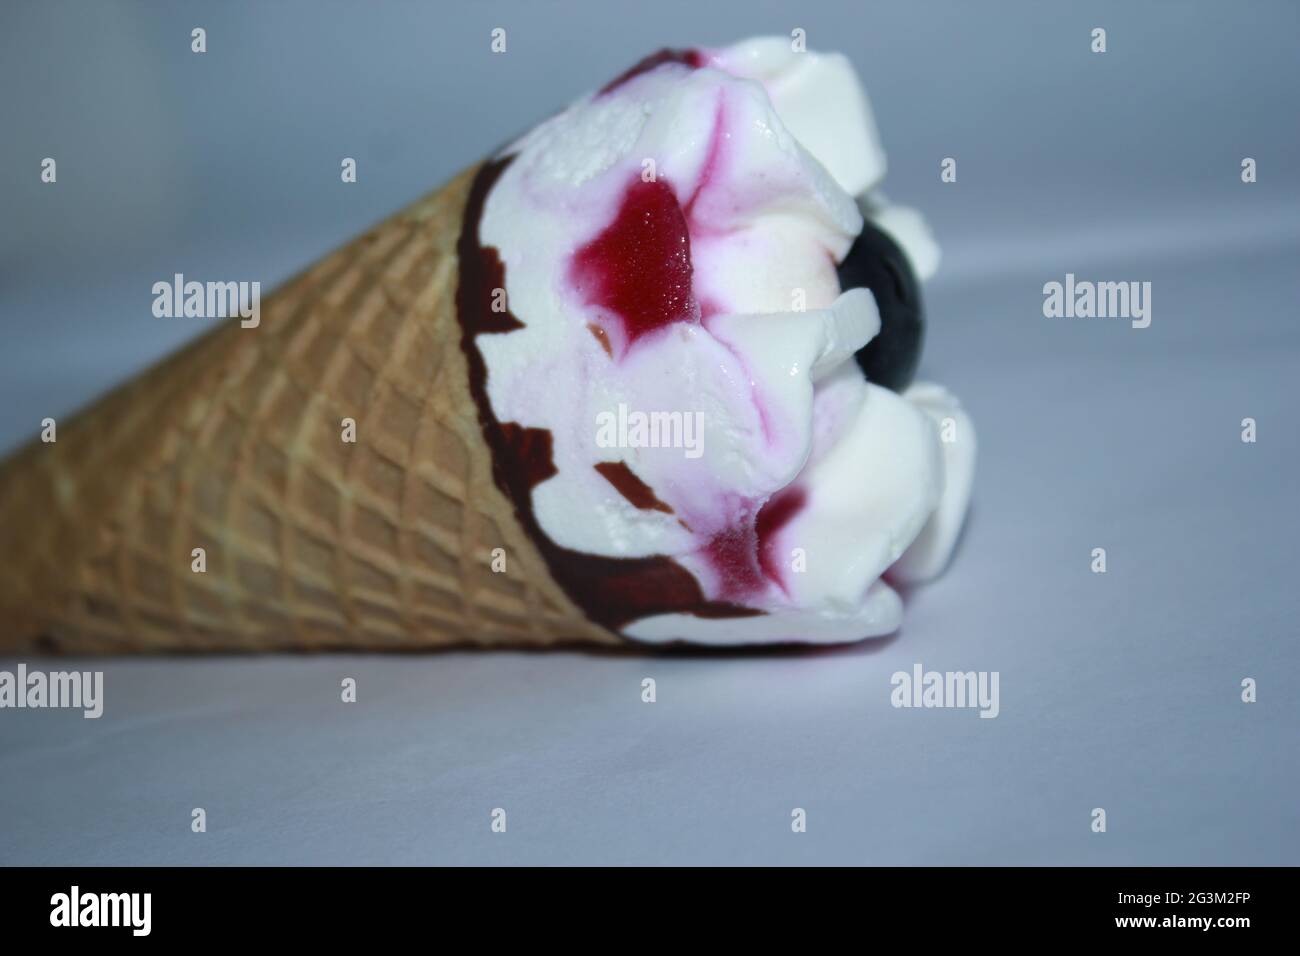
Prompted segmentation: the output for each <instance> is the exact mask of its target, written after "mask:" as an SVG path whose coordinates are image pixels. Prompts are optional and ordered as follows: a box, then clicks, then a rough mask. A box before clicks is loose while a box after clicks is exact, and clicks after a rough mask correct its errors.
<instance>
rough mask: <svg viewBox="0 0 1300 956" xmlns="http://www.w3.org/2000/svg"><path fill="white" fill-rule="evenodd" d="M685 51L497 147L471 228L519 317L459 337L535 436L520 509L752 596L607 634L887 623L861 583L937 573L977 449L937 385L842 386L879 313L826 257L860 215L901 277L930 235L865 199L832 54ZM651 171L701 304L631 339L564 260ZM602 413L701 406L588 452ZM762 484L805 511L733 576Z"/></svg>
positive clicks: (713, 593) (858, 146) (714, 593)
mask: <svg viewBox="0 0 1300 956" xmlns="http://www.w3.org/2000/svg"><path fill="white" fill-rule="evenodd" d="M700 55H701V56H702V57H703V59H704V63H703V65H702V67H701V68H699V69H692V68H691V67H690V66H687V65H684V64H680V63H665V64H663V65H661V66H658V67H656V68H654V69H652V70H649V71H647V72H644V73H641V74H640V75H637V76H634V77H632V78H631V79H629V80H627V81H626V82H625V83H623V84H622V85H620V86H618V87H616V88H614V89H611V90H609V91H607V92H602V93H598V94H593V95H592V96H588V97H586V98H584V99H582V100H580V101H579V102H577V103H575V104H574V105H573V106H571V107H570V108H569V109H568V110H566V111H565V112H563V113H561V114H559V115H558V116H555V117H553V118H552V119H550V120H548V121H546V122H545V123H543V124H541V125H540V126H538V127H537V128H536V129H534V130H533V131H531V132H530V133H529V134H528V135H526V136H525V137H523V138H522V139H521V140H520V141H519V142H517V143H516V144H514V145H513V146H512V147H510V149H509V150H508V152H513V153H514V154H515V159H514V161H513V162H512V164H511V165H510V166H509V167H508V168H507V169H506V170H505V172H504V173H503V174H502V176H501V178H500V179H499V180H498V181H497V183H496V185H495V186H494V187H493V189H492V192H491V194H490V195H489V197H488V201H487V204H486V207H485V210H484V214H483V218H482V220H481V223H480V227H479V238H480V241H481V242H482V243H483V244H484V245H486V246H494V247H495V248H496V249H497V250H498V252H499V255H500V257H501V260H502V262H503V263H504V264H505V275H506V294H507V300H508V303H509V309H510V312H511V313H512V314H513V315H515V316H516V317H517V318H518V319H519V321H520V322H522V324H523V326H524V327H523V328H522V329H519V330H517V331H513V332H510V333H509V334H501V335H483V336H479V337H478V339H477V345H478V348H479V349H480V351H481V353H482V355H483V357H484V360H485V362H486V366H487V370H488V378H487V389H488V397H489V400H490V403H491V406H492V411H493V413H494V414H495V416H496V418H497V419H498V420H499V421H501V422H517V423H519V424H520V425H523V426H527V427H533V428H545V429H548V430H550V432H551V433H552V436H553V458H554V463H555V466H556V468H557V470H558V473H557V474H556V475H554V476H553V477H551V478H549V479H547V480H545V481H543V482H542V483H541V484H539V485H538V486H537V487H536V488H535V489H534V491H533V500H532V504H533V509H534V512H535V514H536V516H537V520H538V522H539V524H540V526H541V528H542V530H543V531H544V532H545V534H547V535H548V536H550V538H551V539H552V540H553V541H554V542H555V543H557V544H559V545H561V546H563V547H565V548H569V549H573V550H577V551H584V552H588V553H591V554H596V555H602V556H609V557H644V556H650V555H668V556H671V557H673V558H674V559H676V560H677V561H678V562H679V563H680V564H681V565H682V566H683V567H685V568H687V569H688V570H689V571H690V572H691V573H692V574H693V575H694V576H695V577H696V578H697V579H698V581H699V583H700V586H701V589H702V591H703V593H704V595H705V596H706V597H708V598H710V599H714V600H719V601H727V602H731V603H734V604H738V605H743V606H745V607H749V608H756V609H759V610H762V611H764V612H766V613H764V614H762V615H759V616H751V617H730V618H704V617H697V616H694V615H691V614H680V613H671V614H657V615H653V616H648V617H644V618H641V619H639V620H636V621H634V622H632V623H631V624H630V625H628V626H627V627H625V628H624V633H625V634H627V635H628V636H630V637H633V638H637V639H641V640H646V641H668V640H675V639H682V640H688V641H694V642H700V643H709V644H743V643H755V642H770V641H806V642H832V641H848V640H856V639H859V638H863V637H868V636H873V635H879V634H885V633H888V632H890V631H893V630H895V629H896V628H897V627H898V626H899V624H900V623H901V616H902V602H901V600H900V598H899V597H898V595H897V593H896V592H895V591H894V590H893V589H892V588H891V587H890V586H889V585H888V584H886V583H885V582H884V581H882V580H881V576H882V574H884V573H885V572H886V571H887V570H888V569H890V568H891V567H894V568H895V573H896V575H897V576H898V577H900V578H902V579H904V580H907V581H912V580H919V579H923V578H926V577H929V576H932V575H934V574H937V573H938V572H939V571H940V570H942V568H943V566H944V564H945V563H946V561H947V559H948V556H949V554H950V552H951V550H952V547H953V544H954V542H955V540H956V538H957V534H958V531H959V529H960V526H961V522H962V518H963V515H964V513H965V510H966V505H967V500H968V497H969V494H970V487H971V480H972V472H973V463H974V454H975V440H974V433H973V429H972V426H971V424H970V422H969V420H968V419H967V418H966V416H965V415H964V413H963V412H962V411H961V409H960V407H959V406H958V405H957V403H956V401H955V400H954V399H953V398H952V397H951V396H949V395H948V393H947V392H945V391H944V390H943V389H941V388H938V387H937V386H931V385H924V384H916V385H914V386H912V387H911V388H910V389H908V390H907V391H906V392H905V393H904V394H903V395H898V394H895V393H893V392H891V391H888V390H886V389H884V388H880V387H877V386H875V385H872V384H870V383H868V382H867V381H866V380H865V379H864V378H863V375H862V373H861V371H860V370H859V367H858V365H857V364H856V362H855V361H854V359H853V354H854V352H855V351H857V350H858V349H860V348H861V347H862V346H863V345H865V344H866V343H867V342H868V341H869V340H870V339H871V338H872V336H874V335H875V334H876V332H877V331H878V329H879V317H878V315H877V312H876V307H875V303H874V300H873V299H872V296H871V293H870V292H869V291H867V290H866V289H853V290H849V291H846V292H844V293H841V292H840V289H839V282H838V279H837V277H836V272H835V265H836V262H837V261H838V260H840V259H841V258H842V257H843V256H844V254H845V253H846V251H847V250H848V248H849V246H850V245H851V244H852V242H853V239H854V237H855V236H856V235H857V233H858V232H859V231H860V230H861V227H862V214H863V211H866V212H867V214H869V215H871V216H872V218H873V219H875V220H876V221H877V223H878V224H879V225H880V226H881V228H883V229H885V230H886V231H889V232H890V233H891V234H892V235H894V236H895V237H896V239H897V240H898V242H899V244H900V246H902V247H903V248H904V249H905V250H906V251H907V253H908V255H909V257H910V258H912V260H913V262H914V264H915V267H916V271H917V272H918V274H920V275H922V276H923V275H926V274H928V273H929V272H930V271H933V268H934V266H935V264H937V254H938V253H937V247H936V246H935V245H934V243H933V240H932V239H930V237H929V233H928V231H927V230H926V228H925V226H924V223H923V221H922V220H921V219H920V217H919V215H917V214H916V213H914V212H912V211H911V210H903V209H899V208H898V207H892V206H889V205H887V204H885V203H884V200H883V197H882V196H881V195H880V194H879V192H878V186H879V183H880V180H881V178H882V177H883V175H884V172H885V159H884V154H883V151H882V150H881V147H880V143H879V137H878V135H877V133H876V129H875V124H874V122H873V120H872V117H871V112H870V107H869V106H868V103H867V100H866V97H865V95H864V94H863V92H862V90H861V87H860V85H859V83H858V80H857V78H856V76H855V74H854V72H853V69H852V67H851V66H850V65H849V63H848V61H847V60H846V59H845V58H844V57H842V56H840V55H837V54H816V53H811V52H807V53H802V52H793V51H791V49H790V44H789V41H788V40H785V39H781V38H773V39H759V40H751V41H747V42H744V43H740V44H738V45H736V46H733V47H729V48H726V49H722V50H711V51H701V53H700ZM647 176H650V177H652V178H654V179H655V180H656V181H659V182H662V183H664V184H666V185H667V186H668V187H669V188H670V189H671V190H672V193H673V194H674V195H675V197H676V199H677V201H678V203H679V204H680V206H681V208H682V210H683V215H684V217H685V221H686V223H687V225H688V228H689V240H690V241H689V246H690V261H691V265H692V266H693V269H694V272H693V276H692V280H691V281H692V292H693V296H694V300H695V301H696V302H697V303H698V304H699V306H700V310H699V311H697V313H695V315H696V316H697V317H695V318H693V319H692V320H688V321H675V322H671V323H668V324H665V326H664V327H663V328H660V329H656V330H653V331H652V332H650V333H648V334H642V335H640V336H639V337H636V336H633V335H632V334H631V333H629V332H627V328H628V327H627V326H626V324H624V325H620V322H619V320H618V316H615V315H609V314H607V313H606V312H602V310H601V309H600V308H599V307H597V306H593V305H592V303H591V302H590V301H586V300H584V298H583V295H582V294H581V293H580V292H579V291H578V290H577V289H575V287H574V283H573V281H572V279H571V276H572V275H573V262H574V257H575V255H576V254H577V253H578V252H579V250H582V249H584V248H587V247H589V246H590V245H591V244H592V243H593V242H594V241H595V240H596V239H597V237H599V236H601V235H602V234H603V233H604V231H605V230H606V229H607V228H609V227H610V224H611V223H612V222H614V220H615V219H616V217H618V215H619V211H620V208H621V207H622V203H623V202H624V200H625V197H626V195H627V193H628V189H629V184H630V183H634V182H637V181H642V182H643V181H645V179H646V177H647ZM593 326H595V327H598V328H600V329H602V332H601V334H600V335H597V334H594V333H593V331H592V327H593ZM602 338H603V341H602ZM620 406H621V407H622V408H623V411H624V412H629V411H630V412H632V413H638V412H639V413H645V414H647V415H648V414H649V413H655V412H659V413H668V414H669V415H672V414H673V413H676V414H677V415H678V420H679V421H685V420H686V416H692V418H691V420H692V421H694V420H695V419H694V417H693V416H694V413H696V412H698V413H701V414H700V416H699V419H698V420H699V421H700V422H701V424H702V426H703V429H702V433H701V435H700V436H697V437H698V438H699V439H700V441H699V444H698V448H697V449H696V452H697V454H696V455H694V456H692V455H691V454H689V452H690V450H691V449H689V448H685V447H657V448H656V447H604V446H602V444H601V443H600V441H599V437H600V434H601V422H602V421H604V422H608V421H609V418H610V416H611V415H614V416H616V415H617V414H618V413H619V410H620ZM679 434H680V433H679ZM948 439H951V440H948ZM602 462H622V463H624V464H625V465H626V466H627V467H628V468H630V469H631V471H632V472H633V473H634V474H635V475H636V477H637V478H638V479H639V480H640V481H641V482H643V483H644V485H646V486H648V487H649V489H651V490H652V491H653V494H654V496H655V497H656V498H657V499H658V501H659V502H662V503H663V505H666V506H667V508H656V509H649V508H644V507H642V508H638V507H637V506H635V505H634V504H633V503H632V502H631V501H629V500H628V499H627V498H625V497H624V496H623V495H622V494H620V493H619V491H618V490H617V489H616V488H615V487H614V486H613V485H612V484H611V482H610V481H609V480H607V478H606V477H605V476H604V475H603V474H602V473H601V472H600V471H598V470H597V469H596V468H595V465H596V464H597V463H602ZM783 491H784V492H785V493H786V495H788V496H789V500H792V501H793V500H799V499H801V501H802V504H801V507H798V508H794V509H792V513H791V514H790V515H789V516H788V520H786V521H785V522H784V524H782V525H781V526H780V527H778V528H776V529H775V530H772V531H771V532H770V533H769V534H768V535H767V537H765V538H763V539H762V543H761V547H762V549H763V554H762V555H761V556H760V555H758V554H756V553H755V554H751V555H750V557H752V558H753V559H754V562H755V565H754V566H755V567H756V568H757V569H758V570H759V571H760V572H761V573H760V574H758V575H757V576H756V575H754V574H753V573H752V571H753V570H754V568H750V570H749V572H747V573H744V574H733V573H732V571H733V570H734V569H735V568H737V567H739V564H737V563H736V562H738V561H742V560H743V558H744V556H745V555H746V554H748V553H749V552H754V551H755V550H756V549H758V548H759V547H760V543H759V540H758V539H757V538H756V537H754V533H755V529H756V527H757V526H756V523H755V522H756V517H755V516H756V513H757V512H758V511H759V509H761V508H762V507H763V505H764V504H765V503H767V502H769V501H771V500H773V499H774V497H776V496H779V495H780V494H781V493H782V492H783ZM773 507H774V509H775V508H776V506H775V505H774V506H773ZM668 509H671V511H669V510H668ZM771 513H774V512H769V514H771ZM758 525H760V526H761V525H762V522H761V521H760V522H759V523H758ZM720 555H721V556H722V557H721V558H720V557H719V556H720ZM729 562H730V563H729ZM773 568H775V574H772V573H769V572H770V571H771V570H772V569H773Z"/></svg>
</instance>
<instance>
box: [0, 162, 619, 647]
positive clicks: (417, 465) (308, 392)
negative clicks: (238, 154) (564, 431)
mask: <svg viewBox="0 0 1300 956" xmlns="http://www.w3.org/2000/svg"><path fill="white" fill-rule="evenodd" d="M473 175H474V170H470V171H468V172H465V173H462V174H461V175H459V176H458V177H457V178H456V179H454V180H452V181H451V182H450V183H448V184H447V185H446V186H445V187H443V188H442V189H440V190H438V191H437V192H435V193H433V194H431V195H430V196H428V197H426V198H425V199H423V200H421V201H419V202H417V203H415V204H414V205H412V206H411V207H409V208H408V209H406V210H404V211H402V212H400V213H398V214H397V215H395V216H393V217H391V218H390V219H388V220H386V221H385V222H383V223H381V224H380V225H378V226H377V227H375V228H374V229H372V230H371V231H369V232H368V233H366V234H365V235H363V236H361V237H360V238H359V239H357V240H355V241H354V242H352V243H350V244H348V245H347V246H345V247H344V248H342V249H340V250H339V251H337V252H335V253H334V254H332V255H330V256H328V257H327V258H325V259H324V260H322V261H321V262H319V263H318V264H316V265H315V266H313V267H312V268H310V269H308V270H307V271H305V272H304V273H302V274H301V275H299V276H298V277H297V278H295V279H293V280H292V281H290V282H289V283H288V284H287V285H285V286H284V287H282V288H281V289H280V290H279V291H277V292H276V293H275V294H274V295H273V296H270V297H268V298H267V299H266V300H264V301H263V303H262V306H261V311H260V322H259V324H258V325H257V327H256V328H243V327H241V325H240V323H239V322H238V321H234V320H229V321H227V322H225V323H223V325H222V327H221V328H219V329H218V330H216V331H214V332H212V333H210V334H208V335H206V336H204V337H203V338H202V339H200V340H199V341H197V342H196V343H194V344H193V345H191V346H189V347H188V348H186V349H185V350H183V351H182V352H180V353H178V354H176V355H175V356H173V357H171V358H170V359H168V360H166V361H164V362H163V363H162V364H160V365H158V366H156V367H155V368H153V369H152V370H150V371H148V372H146V373H145V374H143V375H142V376H140V377H139V378H137V379H136V380H134V381H132V382H130V383H128V384H127V385H125V386H123V387H122V388H120V389H118V390H117V391H115V392H113V393H112V394H110V395H108V396H107V397H106V398H104V399H103V400H101V401H100V402H98V403H97V404H95V405H94V406H92V407H90V408H89V409H87V410H85V411H83V412H82V413H81V414H79V415H78V416H76V418H75V419H70V420H68V421H67V422H59V423H58V424H57V433H56V435H57V440H56V441H54V442H44V441H40V440H38V441H34V442H33V443H32V444H30V445H28V446H27V447H25V448H23V449H22V450H20V451H19V452H17V453H16V454H15V455H14V456H13V457H12V458H11V459H10V460H8V461H7V462H5V463H4V464H3V466H0V554H3V555H4V569H3V573H2V574H0V652H14V651H19V650H38V651H39V650H58V651H67V652H75V653H101V652H102V653H117V652H132V651H134V652H149V651H191V650H193V651H199V650H203V651H272V650H286V649H355V650H378V649H384V650H390V649H428V648H438V647H445V646H451V645H456V644H480V645H520V646H526V645H533V646H538V645H548V644H555V643H562V642H598V643H606V644H614V643H619V642H620V641H621V639H620V638H618V637H616V636H615V635H614V634H612V633H611V632H609V631H608V630H606V629H604V628H602V627H599V626H597V625H595V624H593V623H591V622H590V621H589V620H588V619H587V618H586V617H585V616H584V615H583V613H582V612H581V611H580V610H579V609H578V608H577V607H576V606H575V605H574V604H573V603H572V602H571V601H570V600H569V599H568V597H566V595H565V594H564V592H563V591H562V590H561V589H560V588H559V586H558V585H557V584H556V583H555V581H554V579H553V578H552V577H551V575H550V573H549V571H548V570H547V567H546V564H545V562H544V561H543V559H542V557H541V556H540V554H539V553H538V551H537V549H536V548H535V547H534V545H533V543H532V542H531V541H530V540H529V538H528V536H527V534H526V533H525V532H524V530H523V528H522V527H521V526H520V523H519V521H518V519H517V517H516V515H515V512H514V509H513V507H512V505H511V503H510V502H509V501H508V500H507V498H506V497H505V495H504V494H503V493H502V492H501V491H500V490H499V489H498V487H497V485H496V484H495V483H494V481H493V478H492V461H491V454H490V452H489V450H488V448H487V446H486V445H485V443H484V439H483V434H482V430H481V427H480V424H479V420H478V413H477V410H476V407H475V404H474V401H473V399H472V397H471V395H470V391H469V382H468V375H467V367H466V359H465V356H464V354H463V352H462V350H461V347H460V338H461V330H460V327H459V325H458V321H457V317H456V301H455V298H456V286H457V267H456V264H457V258H456V243H457V238H458V236H459V233H460V230H461V223H462V214H463V211H464V208H465V203H466V198H467V195H468V193H469V190H470V184H471V181H472V179H473ZM345 420H351V421H352V422H354V423H355V426H354V437H355V440H354V441H348V440H345V439H346V438H347V437H348V435H347V431H348V425H347V422H346V421H345Z"/></svg>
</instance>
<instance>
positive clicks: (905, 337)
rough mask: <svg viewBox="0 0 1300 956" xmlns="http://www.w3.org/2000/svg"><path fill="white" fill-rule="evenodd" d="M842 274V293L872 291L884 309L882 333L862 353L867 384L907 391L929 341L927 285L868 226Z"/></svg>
mask: <svg viewBox="0 0 1300 956" xmlns="http://www.w3.org/2000/svg"><path fill="white" fill-rule="evenodd" d="M836 272H837V273H838V274H839V277H840V289H841V290H848V289H856V288H860V287H861V288H867V289H870V290H871V294H872V295H873V296H875V299H876V308H877V309H879V310H880V332H879V334H877V335H876V337H875V338H873V339H872V340H871V341H870V342H868V343H867V344H866V345H865V346H863V347H862V348H861V349H859V350H858V352H857V355H856V356H855V358H856V359H857V360H858V365H860V366H861V367H862V371H863V372H864V373H865V374H866V376H867V381H869V382H873V383H874V384H876V385H880V386H883V387H884V388H888V389H890V390H892V391H895V392H901V391H902V390H903V389H905V388H907V386H908V385H910V384H911V382H912V378H913V377H914V376H915V375H916V366H917V364H918V363H919V362H920V360H921V345H922V343H923V341H924V339H925V314H924V310H923V309H922V307H921V286H920V283H918V282H917V281H916V274H915V273H914V272H913V271H912V264H911V263H910V262H908V261H907V254H906V253H904V252H903V250H902V249H900V248H899V247H898V243H896V242H894V240H893V239H892V238H890V237H889V235H888V234H886V233H885V232H883V231H882V230H880V229H878V228H877V227H876V226H874V225H873V224H872V223H870V222H867V223H866V225H865V226H863V229H862V232H861V233H860V234H859V235H858V238H857V239H855V240H854V241H853V245H852V246H851V247H850V248H849V251H848V254H847V255H846V256H845V257H844V261H843V262H841V263H840V264H839V265H838V266H837V267H836Z"/></svg>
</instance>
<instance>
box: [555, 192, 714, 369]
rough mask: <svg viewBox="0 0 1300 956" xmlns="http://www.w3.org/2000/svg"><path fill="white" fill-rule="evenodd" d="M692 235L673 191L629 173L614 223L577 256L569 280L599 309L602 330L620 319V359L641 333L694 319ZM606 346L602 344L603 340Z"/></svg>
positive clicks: (696, 306)
mask: <svg viewBox="0 0 1300 956" xmlns="http://www.w3.org/2000/svg"><path fill="white" fill-rule="evenodd" d="M691 274H692V269H691V236H690V229H689V227H688V225H687V222H686V215H685V214H684V213H683V212H682V207H681V205H680V204H679V203H678V202H677V197H676V196H675V195H674V194H673V190H672V187H670V186H669V185H668V183H667V182H666V181H664V180H663V179H657V180H655V181H653V182H644V181H642V179H641V177H640V176H639V175H634V176H633V177H632V181H631V182H630V183H629V185H628V186H627V189H626V191H625V192H624V193H623V200H622V202H621V203H620V205H619V209H618V214H617V215H615V217H614V221H613V222H611V223H610V224H609V225H608V226H606V227H605V229H604V230H603V231H602V232H601V233H600V234H599V235H598V236H596V238H595V239H593V240H591V242H589V243H587V244H586V245H585V246H583V247H582V248H581V249H579V250H578V251H577V252H576V253H574V256H573V259H572V261H571V262H570V265H569V280H570V282H572V283H573V287H574V289H575V290H576V291H577V292H578V295H579V296H580V297H581V299H582V301H583V302H584V303H586V304H587V305H588V306H592V307H594V308H595V309H597V310H598V315H599V319H600V321H601V322H602V323H604V324H605V326H606V327H605V331H606V332H609V331H611V330H610V329H609V328H608V324H609V323H611V322H620V323H621V325H622V335H621V336H620V335H615V336H613V338H614V339H615V340H616V341H620V340H621V342H622V345H621V350H620V351H619V353H618V357H620V358H621V357H622V356H624V355H626V354H627V352H628V350H629V349H631V348H632V347H633V346H634V345H635V344H636V342H637V340H638V339H640V338H641V337H642V336H645V335H648V334H650V333H651V332H657V331H658V330H660V329H662V328H664V327H665V326H668V325H671V324H673V323H674V322H698V321H699V319H700V306H699V303H697V302H696V301H695V296H694V294H693V292H692V290H691ZM603 341H604V340H603Z"/></svg>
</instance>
